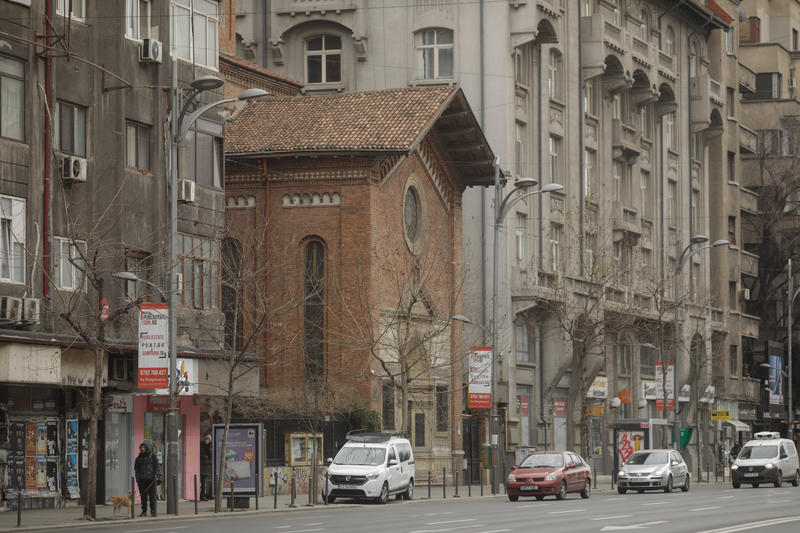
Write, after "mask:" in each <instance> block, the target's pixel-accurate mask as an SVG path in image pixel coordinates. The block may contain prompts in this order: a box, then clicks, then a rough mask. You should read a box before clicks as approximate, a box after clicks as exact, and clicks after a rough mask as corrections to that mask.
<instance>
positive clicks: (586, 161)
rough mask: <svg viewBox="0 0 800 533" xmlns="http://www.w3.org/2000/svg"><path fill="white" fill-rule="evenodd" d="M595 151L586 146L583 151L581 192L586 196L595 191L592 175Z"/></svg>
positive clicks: (591, 194) (593, 193)
mask: <svg viewBox="0 0 800 533" xmlns="http://www.w3.org/2000/svg"><path fill="white" fill-rule="evenodd" d="M595 156H596V154H595V151H594V150H589V149H588V148H587V149H585V150H584V151H583V194H584V196H585V197H586V198H590V197H593V196H594V195H595V193H596V192H597V191H596V184H595V177H594V164H595V163H594V161H595Z"/></svg>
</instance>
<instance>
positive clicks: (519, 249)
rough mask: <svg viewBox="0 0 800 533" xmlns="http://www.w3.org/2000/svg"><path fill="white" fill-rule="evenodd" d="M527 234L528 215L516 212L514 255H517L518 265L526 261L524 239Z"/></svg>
mask: <svg viewBox="0 0 800 533" xmlns="http://www.w3.org/2000/svg"><path fill="white" fill-rule="evenodd" d="M527 234H528V217H527V216H525V215H523V214H522V213H517V229H516V231H515V234H514V237H515V242H516V255H517V264H518V265H523V266H524V265H525V262H526V257H525V255H526V248H527V247H526V246H525V244H526V242H525V241H526V240H527Z"/></svg>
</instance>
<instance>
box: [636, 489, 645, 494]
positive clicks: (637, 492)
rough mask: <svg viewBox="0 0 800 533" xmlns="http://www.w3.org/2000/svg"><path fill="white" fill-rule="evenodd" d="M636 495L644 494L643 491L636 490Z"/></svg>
mask: <svg viewBox="0 0 800 533" xmlns="http://www.w3.org/2000/svg"><path fill="white" fill-rule="evenodd" d="M636 494H644V491H643V490H637V491H636Z"/></svg>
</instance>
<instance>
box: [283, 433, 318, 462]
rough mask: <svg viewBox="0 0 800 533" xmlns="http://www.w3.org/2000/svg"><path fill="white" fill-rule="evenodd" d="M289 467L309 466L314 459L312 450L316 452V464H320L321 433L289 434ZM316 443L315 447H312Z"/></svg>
mask: <svg viewBox="0 0 800 533" xmlns="http://www.w3.org/2000/svg"><path fill="white" fill-rule="evenodd" d="M287 438H288V439H287V440H288V441H289V457H288V459H289V466H303V465H306V466H307V465H310V464H311V461H312V459H313V458H314V451H315V450H314V448H315V447H316V452H317V464H322V462H323V457H322V456H323V453H322V450H323V448H322V433H316V434H313V433H289V434H288V435H287ZM315 441H316V446H314V444H315Z"/></svg>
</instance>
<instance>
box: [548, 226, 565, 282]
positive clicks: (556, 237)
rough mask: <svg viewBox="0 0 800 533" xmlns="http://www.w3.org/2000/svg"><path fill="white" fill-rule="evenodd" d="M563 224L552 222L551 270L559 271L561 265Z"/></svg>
mask: <svg viewBox="0 0 800 533" xmlns="http://www.w3.org/2000/svg"><path fill="white" fill-rule="evenodd" d="M561 233H562V228H561V224H554V223H551V224H550V270H551V271H552V272H558V271H559V269H560V267H561Z"/></svg>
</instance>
